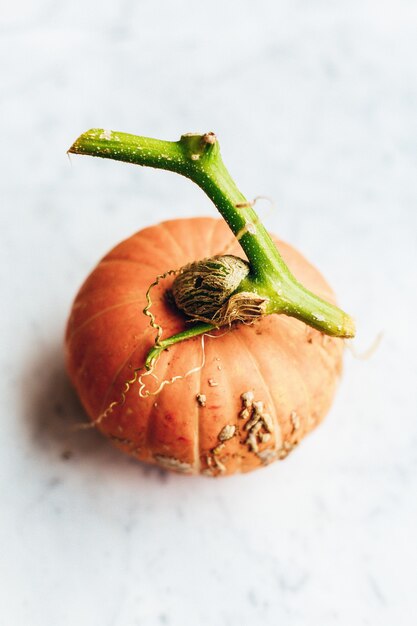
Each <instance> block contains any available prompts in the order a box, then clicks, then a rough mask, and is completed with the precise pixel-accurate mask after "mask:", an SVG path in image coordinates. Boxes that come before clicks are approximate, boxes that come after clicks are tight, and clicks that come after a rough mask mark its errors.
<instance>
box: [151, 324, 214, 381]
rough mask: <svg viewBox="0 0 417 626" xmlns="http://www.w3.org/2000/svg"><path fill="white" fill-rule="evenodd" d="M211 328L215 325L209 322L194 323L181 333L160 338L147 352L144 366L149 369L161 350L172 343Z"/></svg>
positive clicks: (205, 331) (200, 333)
mask: <svg viewBox="0 0 417 626" xmlns="http://www.w3.org/2000/svg"><path fill="white" fill-rule="evenodd" d="M211 330H215V327H214V326H212V325H211V324H204V323H199V324H194V326H190V327H189V328H187V329H186V330H183V331H182V332H181V333H177V334H176V335H172V336H171V337H168V339H161V341H159V342H158V343H157V344H155V346H154V347H153V348H151V350H150V351H149V352H148V355H147V357H146V361H145V367H146V369H147V370H149V369H150V368H151V366H152V364H153V363H156V360H157V359H158V357H159V355H160V354H161V352H163V351H164V350H166V349H167V348H170V347H171V346H173V345H174V344H176V343H178V342H180V341H184V340H185V339H191V338H192V337H198V336H199V335H203V334H204V333H208V332H210V331H211Z"/></svg>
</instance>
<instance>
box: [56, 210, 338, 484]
mask: <svg viewBox="0 0 417 626" xmlns="http://www.w3.org/2000/svg"><path fill="white" fill-rule="evenodd" d="M233 239H234V237H233V235H232V233H231V232H230V230H229V228H228V227H227V225H226V224H225V222H224V221H223V220H217V219H212V218H193V219H181V220H172V221H167V222H163V223H161V224H159V225H156V226H152V227H149V228H145V229H144V230H142V231H140V232H138V233H136V234H135V235H133V236H132V237H130V238H129V239H126V240H125V241H123V242H121V243H120V244H119V245H117V246H116V247H115V248H113V250H111V251H110V252H109V253H108V254H107V255H106V256H105V257H104V258H103V259H102V260H101V261H100V263H99V264H98V265H97V267H96V268H95V269H94V270H93V271H92V273H91V274H90V276H89V277H88V278H87V279H86V281H85V282H84V284H83V286H82V287H81V289H80V291H79V293H78V295H77V297H76V299H75V302H74V304H73V307H72V310H71V314H70V317H69V321H68V326H67V332H66V340H65V343H66V361H67V369H68V373H69V376H70V378H71V380H72V382H73V384H74V386H75V388H76V390H77V392H78V395H79V397H80V400H81V402H82V404H83V406H84V408H85V410H86V412H87V413H88V415H89V417H90V418H91V420H92V421H94V420H97V418H98V416H100V415H101V414H102V413H103V411H104V410H105V409H106V408H107V407H108V406H109V405H110V403H112V402H118V404H117V405H116V406H115V407H114V408H113V410H112V411H111V412H110V413H109V414H108V415H107V416H106V417H105V418H104V419H102V420H100V421H98V422H97V423H96V426H97V427H98V428H99V429H100V430H101V431H102V433H103V434H104V435H106V436H107V437H109V438H110V440H111V441H112V442H113V443H114V444H115V445H116V446H117V447H118V448H120V449H121V450H123V451H124V452H126V453H128V454H131V455H133V456H134V457H136V458H137V459H139V460H141V461H144V462H146V463H152V464H158V465H160V466H161V467H164V468H167V469H172V470H175V471H179V472H182V473H186V474H199V473H203V474H207V475H211V476H217V475H226V474H233V473H235V472H247V471H250V470H253V469H256V468H258V467H262V466H263V465H267V464H268V463H270V462H271V461H274V460H276V459H282V458H284V457H285V456H286V455H287V454H288V452H289V451H291V450H292V449H293V448H294V446H295V445H297V443H298V442H299V441H300V440H301V439H302V437H304V436H305V435H306V434H307V433H308V432H309V431H310V430H311V429H312V428H314V427H315V426H316V425H317V424H318V423H319V422H320V421H321V420H322V419H323V417H324V415H325V414H326V412H327V411H328V409H329V407H330V404H331V402H332V399H333V394H334V391H335V386H336V383H337V380H338V377H339V375H340V372H341V364H342V352H343V341H342V340H341V339H337V338H333V337H328V336H325V335H323V334H322V333H321V332H319V331H317V330H314V329H312V328H310V327H308V326H306V325H305V324H304V323H303V322H300V321H298V320H296V319H294V318H291V317H287V316H285V315H275V314H274V315H269V316H266V317H264V318H262V319H260V320H258V321H256V322H255V323H254V324H252V325H250V326H245V325H243V324H239V325H236V326H233V327H232V328H231V329H230V330H228V331H227V332H225V331H224V329H222V330H220V331H216V333H214V334H215V335H219V336H218V337H217V338H210V337H208V338H206V339H205V364H204V367H203V368H202V369H201V370H200V371H198V372H195V373H192V374H190V375H189V376H187V377H185V378H182V379H180V380H177V381H175V382H174V383H173V384H171V385H167V386H165V387H163V389H162V390H161V391H160V393H159V394H157V395H151V396H149V397H145V398H142V397H140V395H139V393H138V391H139V383H138V381H137V380H136V381H135V382H134V383H133V384H132V385H131V387H130V389H129V391H128V392H127V393H126V395H125V401H124V402H120V400H121V398H122V393H123V389H124V387H125V383H126V381H128V380H131V379H132V378H133V377H134V373H135V371H136V370H137V369H138V368H141V367H142V366H143V363H144V360H145V357H146V355H147V353H148V351H149V350H150V348H151V347H152V346H153V345H154V340H155V334H156V331H155V329H154V328H152V327H151V326H150V323H149V318H148V317H146V316H145V315H144V314H143V313H142V310H143V308H144V307H145V306H146V297H145V294H146V291H147V289H148V287H149V285H150V284H151V283H152V282H153V281H154V280H155V277H156V276H157V275H158V274H162V273H164V272H166V271H167V270H169V269H178V268H180V267H182V266H184V265H186V264H188V263H190V262H191V261H195V260H197V259H203V258H206V257H210V256H213V255H215V254H220V253H222V252H223V251H224V249H225V248H227V253H228V254H229V253H230V254H235V255H236V256H240V257H243V258H244V254H243V252H242V249H241V248H240V246H239V244H238V243H237V241H236V240H235V239H234V242H233ZM277 245H278V248H279V250H280V253H281V255H282V256H283V258H284V260H285V262H286V263H287V265H288V266H289V268H290V270H291V271H292V272H293V274H294V275H295V277H296V278H297V279H298V280H299V281H300V282H302V283H303V284H304V285H305V286H306V287H307V288H308V289H310V290H311V291H313V292H314V293H316V294H318V295H319V296H321V297H322V298H324V299H327V300H329V301H332V302H334V296H333V293H332V291H331V290H330V288H329V286H328V284H327V283H326V281H325V280H324V278H323V277H322V276H321V274H320V273H319V272H318V270H317V269H315V268H314V267H313V266H312V265H311V264H309V263H308V261H306V260H305V259H304V258H303V256H302V255H301V254H300V253H299V252H297V251H296V250H294V248H292V247H291V246H289V245H288V244H286V243H284V242H282V241H279V242H278V241H277ZM173 280H174V277H173V276H172V277H168V278H166V279H165V280H163V281H161V282H160V284H159V285H158V286H157V287H156V288H154V289H153V291H152V294H151V297H152V302H153V304H152V312H153V314H154V315H155V317H156V321H157V323H158V324H160V325H161V326H162V328H163V337H164V338H165V337H169V336H170V335H173V334H174V333H177V332H180V331H181V330H184V329H185V328H186V326H187V324H186V320H185V317H184V316H183V315H182V314H181V313H180V312H179V311H178V310H177V309H176V308H175V307H174V306H173V305H172V304H170V302H169V300H168V299H167V298H166V291H167V289H169V287H170V285H171V284H172V282H173ZM201 363H202V345H201V338H199V337H196V338H194V339H190V340H187V341H185V342H181V343H179V344H176V345H174V346H172V347H171V348H170V349H169V350H166V351H164V352H163V353H162V354H161V356H160V359H159V361H158V364H157V367H156V370H155V372H156V375H157V376H158V378H159V379H160V380H162V379H170V378H172V377H173V376H176V375H184V374H185V373H186V372H188V371H189V370H190V369H192V368H194V367H198V366H199V365H201ZM141 371H143V370H141ZM145 381H146V385H147V387H148V386H149V388H156V387H157V386H158V383H156V382H155V381H154V380H153V379H152V378H151V377H150V376H148V377H146V378H144V379H143V382H145ZM247 392H250V394H252V396H250V398H251V399H252V398H253V401H254V402H261V403H263V405H260V404H257V405H256V406H257V407H258V412H256V411H254V406H255V405H253V406H249V407H248V410H247V411H246V412H245V411H244V408H245V405H244V401H243V400H242V394H245V393H247ZM198 394H200V395H199V396H198ZM204 397H205V398H204ZM243 397H244V398H245V397H249V396H243ZM198 398H199V399H198ZM204 400H205V401H204ZM249 404H250V403H249ZM265 413H266V414H267V415H266V416H265V419H263V418H262V415H264V414H265ZM255 414H257V415H258V422H256V415H255ZM259 415H261V418H262V419H261V418H259ZM268 416H269V417H268ZM250 420H252V422H255V423H254V425H252V426H251V423H250ZM259 422H261V424H260V426H256V423H259ZM266 423H269V430H268V429H267V428H266V425H265V424H266ZM249 427H250V428H249ZM251 433H252V436H251Z"/></svg>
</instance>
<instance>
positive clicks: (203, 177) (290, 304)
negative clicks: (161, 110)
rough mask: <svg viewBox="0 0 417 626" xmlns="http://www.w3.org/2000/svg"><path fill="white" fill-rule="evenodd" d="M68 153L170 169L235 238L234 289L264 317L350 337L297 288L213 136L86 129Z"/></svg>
mask: <svg viewBox="0 0 417 626" xmlns="http://www.w3.org/2000/svg"><path fill="white" fill-rule="evenodd" d="M68 152H70V153H74V154H87V155H91V156H98V157H102V158H107V159H114V160H117V161H126V162H128V163H135V164H137V165H145V166H148V167H154V168H158V169H165V170H170V171H172V172H177V173H178V174H181V175H182V176H186V177H187V178H189V179H191V180H192V181H194V182H195V183H197V185H199V187H201V189H202V190H203V191H205V193H206V194H207V195H208V196H209V198H210V199H211V200H212V201H213V203H214V204H215V206H216V207H217V209H218V210H219V212H220V214H221V215H222V216H223V218H224V219H225V221H226V222H227V224H228V225H229V227H230V229H231V230H232V232H233V233H234V235H238V236H239V243H240V245H241V247H242V248H243V250H244V252H245V254H246V256H247V258H248V260H249V264H250V273H249V276H248V277H247V278H245V279H244V280H243V281H242V284H241V286H240V287H239V290H238V291H245V292H251V293H254V294H256V295H258V296H260V297H264V298H265V299H266V310H265V313H266V314H271V313H284V314H286V315H290V316H292V317H296V318H298V319H300V320H302V321H303V322H305V323H306V324H309V325H310V326H312V327H313V328H316V329H318V330H320V331H322V332H323V333H325V334H327V335H332V336H335V337H344V338H349V337H353V336H354V335H355V326H354V322H353V320H352V318H351V317H350V316H349V315H347V314H346V313H344V312H343V311H342V310H341V309H339V308H338V307H336V306H334V305H333V304H330V303H328V302H326V301H325V300H323V299H322V298H319V297H318V296H317V295H315V294H313V293H312V292H311V291H309V290H308V289H306V288H305V287H303V286H302V285H301V284H300V283H299V282H298V281H297V280H296V278H295V277H294V276H293V274H292V273H291V272H290V270H289V268H288V267H287V265H286V264H285V262H284V260H283V258H282V257H281V255H280V253H279V251H278V249H277V247H276V245H275V244H274V242H273V241H272V239H271V237H270V235H269V233H268V232H267V231H266V229H265V228H264V226H263V225H262V223H261V222H260V221H259V218H258V216H257V214H256V212H255V211H254V209H253V207H252V205H251V204H250V203H249V202H248V201H247V200H246V198H245V197H244V196H243V195H242V193H241V192H240V191H239V189H238V188H237V186H236V184H235V183H234V181H233V179H232V178H231V176H230V174H229V172H228V170H227V169H226V167H225V165H224V163H223V160H222V158H221V155H220V148H219V143H218V141H217V138H216V136H215V135H214V133H206V134H204V135H199V134H192V133H189V134H186V135H182V137H181V138H180V140H179V141H176V142H171V141H161V140H158V139H150V138H147V137H139V136H136V135H129V134H126V133H119V132H114V131H107V130H103V129H92V130H89V131H87V132H86V133H84V134H83V135H81V136H80V137H79V138H78V139H77V140H76V141H75V142H74V144H73V145H72V146H71V148H70V149H69V150H68ZM213 327H214V326H212V325H210V324H197V325H195V326H193V327H190V328H188V329H187V330H186V331H184V332H182V333H179V334H178V335H175V336H174V337H171V338H169V339H166V340H163V341H161V342H160V344H159V346H155V348H154V349H153V350H152V351H151V353H150V354H149V355H148V360H147V364H148V365H149V363H150V362H151V361H152V360H153V359H154V358H155V357H156V355H157V354H159V352H160V351H161V350H163V349H165V348H167V347H168V346H169V345H172V344H173V343H176V342H178V341H183V340H185V339H187V338H189V337H193V336H196V335H199V334H202V333H204V332H207V331H209V330H211V329H212V328H213Z"/></svg>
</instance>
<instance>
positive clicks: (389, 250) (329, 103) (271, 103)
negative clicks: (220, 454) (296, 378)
mask: <svg viewBox="0 0 417 626" xmlns="http://www.w3.org/2000/svg"><path fill="white" fill-rule="evenodd" d="M416 28H417V3H416V2H412V1H407V0H396V1H394V0H393V1H391V2H387V1H378V2H377V1H376V0H375V1H374V2H371V1H366V0H365V1H357V0H352V1H351V2H338V3H333V2H326V1H324V0H319V1H317V2H308V1H307V0H296V1H294V0H287V1H278V2H274V1H272V0H271V1H265V2H264V1H262V0H260V1H259V2H250V1H248V0H239V1H230V2H224V1H222V2H220V1H218V0H212V1H211V2H209V3H200V2H192V1H191V0H177V1H176V2H171V3H169V2H159V3H156V2H144V1H138V2H134V1H133V0H123V1H120V2H108V1H104V0H102V1H99V0H93V1H90V2H85V1H84V2H80V1H79V0H73V1H72V2H66V3H59V2H51V1H50V0H43V1H41V0H37V1H35V2H33V1H29V0H15V1H14V2H12V3H6V2H3V3H2V7H1V13H0V32H1V38H0V65H1V87H0V125H1V139H2V142H1V150H0V172H1V179H0V180H1V182H0V193H1V196H0V203H1V217H0V219H1V247H0V254H1V259H2V262H1V264H0V272H1V276H2V281H1V285H2V297H1V314H2V324H1V352H0V366H1V369H0V372H1V382H0V384H1V388H2V392H1V429H0V445H1V461H0V464H1V466H0V489H1V494H2V506H1V512H0V533H1V535H0V537H1V557H0V579H1V581H2V583H1V585H0V623H1V624H4V625H5V626H21V625H24V626H49V625H59V626H73V625H77V626H84V625H85V626H134V625H140V626H157V625H163V624H169V625H171V626H179V625H181V626H194V625H201V626H208V625H210V626H211V625H213V624H215V625H216V626H223V625H224V626H234V625H240V626H246V625H249V624H250V625H251V626H253V625H257V624H262V625H264V626H266V625H271V626H272V625H274V626H275V625H278V624H285V625H286V626H306V625H310V624H311V625H314V626H317V625H320V626H330V625H333V624H334V625H336V626H352V624H355V626H361V625H367V626H368V625H369V626H374V625H375V624H378V626H385V625H387V626H388V625H389V626H392V625H393V624H395V625H396V626H400V625H401V626H405V625H407V626H408V625H414V624H416V623H417V573H416V572H417V539H416V528H417V452H416V451H417V409H416V406H417V402H416V400H417V398H416V365H417V362H416V361H417V359H416V348H417V346H416V341H415V309H416V305H417V301H416V294H415V291H416V264H417V258H416V249H417V246H416V243H417V241H416V240H417V235H416V226H417V220H416V214H417V114H416V112H417V73H416V59H417V37H416ZM91 126H102V127H106V128H114V129H117V130H126V131H130V132H137V133H139V134H143V135H149V136H157V137H161V138H167V139H175V138H177V137H178V136H179V135H180V134H181V133H182V132H184V131H191V130H202V131H206V130H215V131H216V132H217V133H218V135H219V137H220V140H221V145H222V150H223V155H224V158H225V160H226V162H227V163H228V165H229V167H230V169H231V171H232V172H233V174H234V175H235V178H236V179H237V181H238V182H239V184H240V186H241V188H242V190H243V191H244V192H245V193H246V194H247V195H248V197H254V196H255V195H257V194H266V195H269V196H271V197H273V198H274V200H275V205H276V206H275V209H274V210H270V209H269V207H268V206H267V205H263V206H261V205H259V209H260V212H261V214H262V217H263V219H264V221H265V222H266V224H267V225H268V226H269V227H270V228H271V229H273V230H274V231H275V232H277V233H279V234H280V235H281V236H282V237H284V238H286V239H288V240H290V241H291V242H292V243H293V244H295V245H296V246H298V247H299V248H300V249H301V250H303V252H304V253H305V254H306V255H307V256H309V258H310V259H312V260H313V261H314V262H315V263H316V264H317V265H318V266H319V267H320V268H321V269H322V271H323V272H324V273H325V274H326V275H327V276H328V278H329V279H330V281H331V282H332V283H333V285H335V286H336V289H337V291H338V294H339V299H340V301H341V303H342V304H343V306H344V307H345V308H346V309H347V310H349V311H350V312H352V313H353V314H354V315H355V316H356V319H357V325H358V329H359V332H358V339H357V347H358V349H362V348H365V347H367V346H368V345H369V343H371V342H372V340H373V339H374V337H375V335H376V334H377V332H378V331H379V330H383V331H384V338H383V341H382V344H381V346H380V348H379V350H378V351H377V353H376V354H375V355H374V356H373V358H372V359H370V360H368V361H358V360H354V359H353V357H352V356H351V355H350V354H347V355H346V365H345V372H344V377H343V381H342V384H341V386H340V389H339V393H338V396H337V400H336V402H335V404H334V407H333V409H332V411H331V414H330V415H329V417H328V419H327V420H326V422H325V423H324V424H323V426H322V427H320V428H319V430H318V431H317V432H315V433H314V434H313V435H311V436H310V437H309V438H308V439H307V440H306V441H305V442H304V443H303V444H302V445H301V446H300V447H299V449H298V450H297V451H295V452H294V453H293V455H291V456H290V457H289V458H288V459H287V460H286V461H285V462H282V463H279V464H275V465H273V466H270V467H269V468H267V469H265V470H262V471H259V472H255V473H253V474H251V475H246V476H236V477H233V478H230V479H225V480H218V481H211V480H208V479H195V478H194V479H189V478H187V477H181V476H175V475H167V474H165V473H162V472H160V471H156V470H152V469H148V468H146V467H144V466H141V465H140V464H138V463H136V462H133V461H131V460H129V459H127V458H124V457H123V456H122V455H121V454H120V453H118V452H117V451H115V450H113V448H112V447H111V446H110V445H109V444H108V443H107V442H106V441H104V440H103V439H102V438H101V437H100V436H99V435H98V434H97V433H95V432H83V433H74V432H73V431H72V430H71V428H72V426H73V425H74V424H75V423H76V422H78V421H79V420H80V419H82V417H83V414H82V410H81V408H80V406H79V404H78V402H77V400H76V398H75V396H74V393H73V392H72V390H71V388H70V386H69V383H68V380H67V377H66V375H65V371H64V366H63V356H62V336H63V331H64V326H65V322H66V316H67V313H68V310H69V307H70V304H71V301H72V298H73V296H74V294H75V292H76V290H77V289H78V287H79V285H80V283H81V281H82V280H83V278H84V276H85V275H86V273H87V272H88V271H89V270H90V268H91V267H92V266H93V265H94V263H95V262H96V260H97V259H98V258H99V257H100V256H101V255H102V254H104V253H105V252H106V251H107V249H108V248H110V247H111V246H112V245H113V244H114V243H115V242H117V241H118V240H120V239H122V238H124V237H126V236H128V235H129V234H130V233H132V232H133V231H135V230H137V229H139V228H141V227H143V226H144V225H147V224H150V223H153V222H156V221H160V220H163V219H167V218H170V217H174V216H190V215H204V214H209V215H215V210H214V209H213V208H212V207H211V206H210V204H209V202H208V200H206V199H205V197H203V195H202V193H201V192H200V191H199V190H198V189H197V188H194V187H193V186H192V185H191V183H189V182H188V181H186V180H183V179H179V178H176V177H175V176H174V175H172V174H168V173H164V172H155V171H150V170H146V171H145V170H141V169H139V168H135V167H133V166H128V165H124V164H116V163H111V162H105V161H99V160H97V161H96V160H93V159H87V158H84V159H82V158H78V159H77V158H73V159H72V164H70V163H69V162H68V159H67V157H66V155H65V151H66V149H67V147H68V146H69V145H70V143H71V142H72V140H73V139H74V138H75V137H76V136H77V135H78V134H79V133H80V132H81V131H83V130H86V129H87V128H89V127H91ZM68 450H70V451H71V452H72V456H71V458H70V459H68V460H65V459H64V458H63V456H64V453H65V452H66V451H68Z"/></svg>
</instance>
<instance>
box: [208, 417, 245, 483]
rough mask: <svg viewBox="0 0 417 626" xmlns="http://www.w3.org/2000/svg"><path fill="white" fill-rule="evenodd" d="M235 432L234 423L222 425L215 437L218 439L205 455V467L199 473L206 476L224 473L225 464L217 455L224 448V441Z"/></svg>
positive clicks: (234, 434)
mask: <svg viewBox="0 0 417 626" xmlns="http://www.w3.org/2000/svg"><path fill="white" fill-rule="evenodd" d="M236 434H237V428H236V426H235V425H234V424H226V426H223V428H222V429H221V431H220V432H219V434H218V435H217V439H218V440H219V441H220V443H218V444H217V445H216V446H215V447H214V448H212V449H211V451H210V453H209V454H207V455H206V462H207V468H206V469H205V470H203V471H202V472H201V473H202V474H205V475H207V476H217V475H218V474H224V473H225V471H226V469H227V468H226V465H225V464H224V463H223V462H222V461H221V460H220V458H219V456H220V455H221V453H222V452H223V451H224V449H225V448H226V441H229V440H230V439H233V437H235V436H236Z"/></svg>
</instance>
